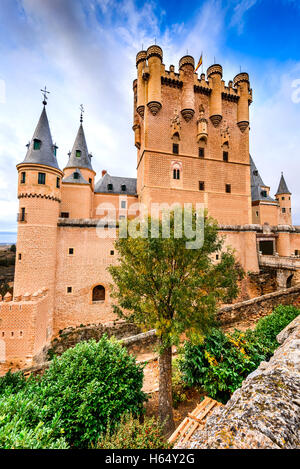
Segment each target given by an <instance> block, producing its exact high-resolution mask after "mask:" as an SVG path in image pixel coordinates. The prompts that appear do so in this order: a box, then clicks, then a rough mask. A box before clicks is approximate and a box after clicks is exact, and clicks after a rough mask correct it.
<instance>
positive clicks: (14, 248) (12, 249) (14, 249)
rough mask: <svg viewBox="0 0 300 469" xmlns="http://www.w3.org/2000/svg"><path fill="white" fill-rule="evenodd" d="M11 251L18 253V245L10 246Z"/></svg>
mask: <svg viewBox="0 0 300 469" xmlns="http://www.w3.org/2000/svg"><path fill="white" fill-rule="evenodd" d="M9 250H10V251H11V252H16V250H17V249H16V245H15V244H12V245H11V246H10V248H9Z"/></svg>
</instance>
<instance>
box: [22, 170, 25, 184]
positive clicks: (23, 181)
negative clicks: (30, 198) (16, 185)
mask: <svg viewBox="0 0 300 469" xmlns="http://www.w3.org/2000/svg"><path fill="white" fill-rule="evenodd" d="M25 181H26V173H25V172H24V171H23V172H22V173H21V184H25Z"/></svg>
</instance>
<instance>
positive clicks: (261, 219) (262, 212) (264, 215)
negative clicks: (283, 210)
mask: <svg viewBox="0 0 300 469" xmlns="http://www.w3.org/2000/svg"><path fill="white" fill-rule="evenodd" d="M278 210H279V208H278V206H277V205H274V204H264V203H262V202H261V203H260V204H259V205H254V206H253V207H252V220H253V223H259V224H260V225H263V224H264V223H269V225H271V226H276V225H278ZM256 211H258V212H259V216H258V217H256Z"/></svg>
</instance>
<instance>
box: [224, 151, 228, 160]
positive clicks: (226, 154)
mask: <svg viewBox="0 0 300 469" xmlns="http://www.w3.org/2000/svg"><path fill="white" fill-rule="evenodd" d="M223 161H226V162H227V161H228V151H223Z"/></svg>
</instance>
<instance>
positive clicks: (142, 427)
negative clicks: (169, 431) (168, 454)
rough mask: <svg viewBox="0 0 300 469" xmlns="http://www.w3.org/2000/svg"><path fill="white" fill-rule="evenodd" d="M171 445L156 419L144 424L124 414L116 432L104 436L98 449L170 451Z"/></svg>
mask: <svg viewBox="0 0 300 469" xmlns="http://www.w3.org/2000/svg"><path fill="white" fill-rule="evenodd" d="M170 447H171V446H170V444H169V443H168V442H167V441H166V439H165V437H164V435H163V429H162V426H161V424H160V423H159V422H158V421H157V420H156V419H155V418H154V417H152V418H145V420H144V422H143V423H140V421H139V419H138V418H136V417H133V416H132V415H131V414H124V415H123V416H122V418H121V421H120V423H119V424H118V426H117V427H116V428H115V430H114V431H110V428H109V426H108V429H107V432H106V433H105V434H104V435H102V436H101V437H100V439H99V441H98V442H97V445H96V448H97V449H168V448H170Z"/></svg>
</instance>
